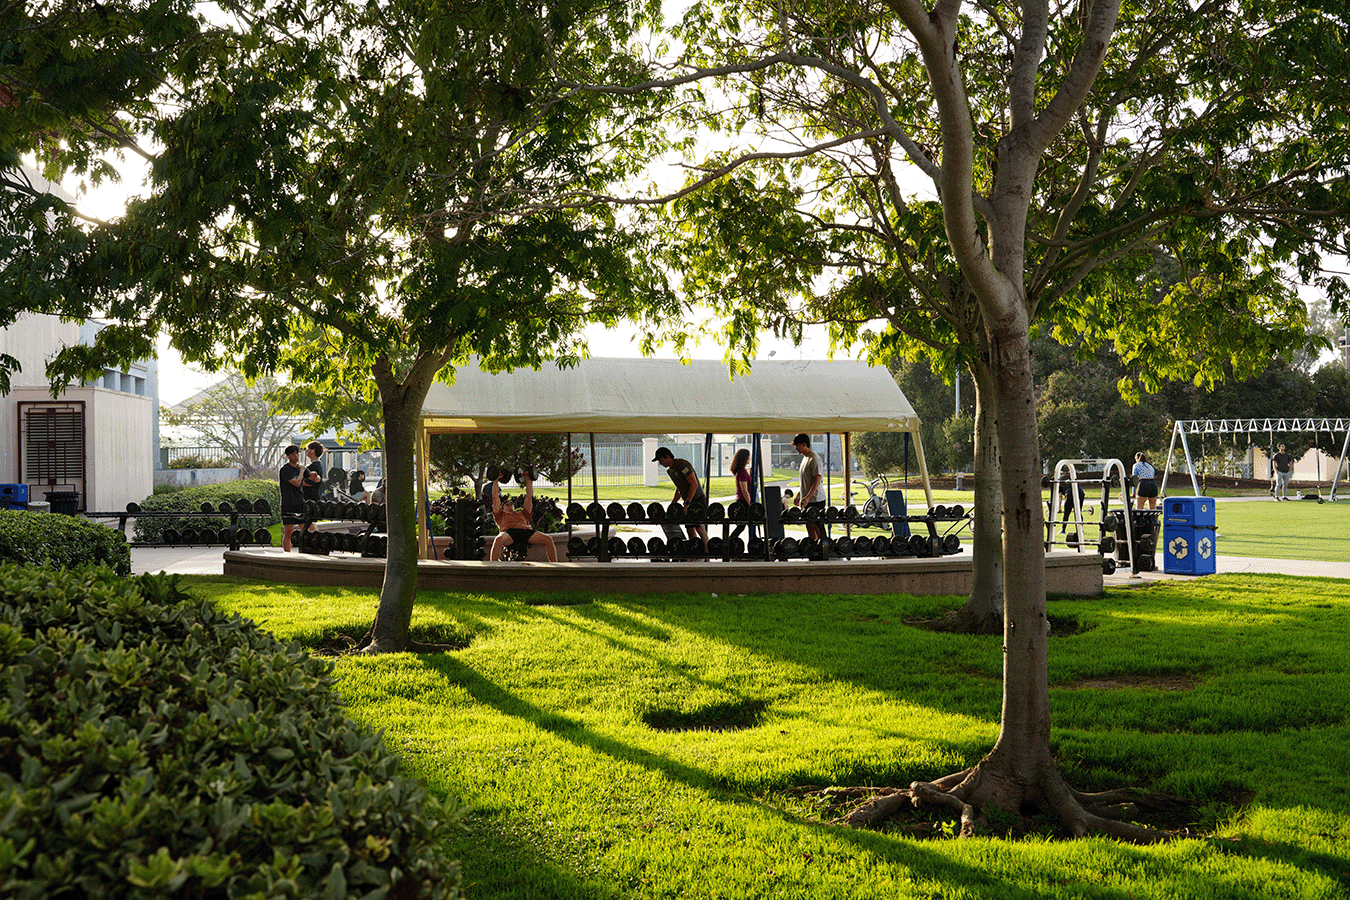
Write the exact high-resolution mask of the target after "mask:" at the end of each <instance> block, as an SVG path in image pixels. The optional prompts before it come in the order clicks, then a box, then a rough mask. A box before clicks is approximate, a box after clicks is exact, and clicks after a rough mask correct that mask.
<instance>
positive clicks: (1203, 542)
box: [1162, 497, 1218, 575]
mask: <svg viewBox="0 0 1350 900" xmlns="http://www.w3.org/2000/svg"><path fill="white" fill-rule="evenodd" d="M1162 513H1163V571H1164V572H1166V573H1167V574H1168V575H1213V574H1214V572H1215V555H1216V554H1217V552H1218V548H1217V544H1216V541H1215V538H1216V536H1217V533H1216V531H1215V517H1214V498H1212V497H1168V498H1167V499H1166V500H1164V501H1163V508H1162Z"/></svg>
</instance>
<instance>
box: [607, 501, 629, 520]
mask: <svg viewBox="0 0 1350 900" xmlns="http://www.w3.org/2000/svg"><path fill="white" fill-rule="evenodd" d="M605 515H607V516H609V519H610V521H611V522H622V521H623V520H624V518H625V517H626V511H625V510H624V508H623V504H622V503H611V504H610V505H609V506H606V507H605Z"/></svg>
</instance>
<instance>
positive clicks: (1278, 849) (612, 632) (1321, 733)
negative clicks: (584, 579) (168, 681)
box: [184, 503, 1350, 900]
mask: <svg viewBox="0 0 1350 900" xmlns="http://www.w3.org/2000/svg"><path fill="white" fill-rule="evenodd" d="M1277 506H1278V507H1296V505H1295V504H1292V503H1291V504H1270V507H1271V512H1279V513H1285V512H1286V511H1285V510H1284V509H1283V508H1280V509H1276V507H1277ZM1220 512H1221V514H1222V512H1223V510H1222V509H1221V510H1220ZM1288 512H1290V513H1292V512H1295V510H1294V509H1290V510H1288ZM1307 512H1312V510H1311V509H1309V510H1307ZM184 583H186V584H187V585H189V586H190V587H191V589H192V590H194V591H195V592H198V593H202V594H205V595H208V596H210V597H212V598H213V599H214V600H215V601H216V602H217V603H219V604H220V605H222V606H223V607H225V608H227V609H229V610H233V611H237V612H239V613H241V614H243V615H246V616H249V617H252V618H254V619H256V620H258V621H259V622H261V623H263V625H264V626H265V627H267V628H270V629H271V630H273V631H275V632H276V633H277V634H278V635H279V636H282V637H288V638H295V639H298V640H302V641H306V642H310V643H313V642H315V641H317V640H318V639H319V638H320V637H321V636H323V635H324V634H327V633H331V632H334V631H343V632H349V633H360V632H364V630H365V628H366V626H367V625H368V624H369V622H370V620H371V617H372V614H373V610H374V605H375V602H376V592H375V591H365V590H338V589H325V588H309V587H296V586H290V585H275V584H263V583H258V582H251V581H243V580H233V579H223V578H206V577H198V578H185V579H184ZM958 602H959V601H958V600H956V599H955V598H915V597H909V596H890V597H819V596H812V595H786V596H774V597H744V596H721V597H715V596H708V595H660V596H640V597H627V598H619V597H605V596H600V597H591V596H584V597H583V596H567V595H556V596H549V597H543V598H540V597H532V598H525V597H517V596H509V595H501V596H484V595H468V594H449V593H437V592H430V591H424V592H422V593H421V594H420V595H419V598H418V605H417V607H416V611H415V614H414V619H413V624H414V629H415V630H416V631H417V632H418V634H419V636H420V637H422V638H423V639H428V638H430V639H439V640H445V641H454V642H456V643H458V644H460V645H461V646H462V649H460V650H457V651H455V652H452V653H447V654H443V655H439V656H422V657H418V656H412V655H407V654H396V655H391V656H387V657H381V658H377V659H364V658H345V659H342V660H340V661H338V663H337V670H336V671H337V675H338V678H339V683H340V690H341V691H342V693H343V694H344V695H345V697H346V699H347V702H348V704H349V708H350V711H351V714H352V715H353V716H355V717H356V718H358V719H360V720H362V721H365V722H368V723H370V724H371V725H374V726H376V727H379V728H382V729H384V730H385V740H386V741H387V742H388V743H389V744H390V745H391V746H392V747H393V748H394V749H396V750H397V751H399V752H400V753H401V754H402V755H403V756H404V757H405V758H406V760H407V764H408V768H409V769H410V770H411V771H412V772H413V773H414V774H416V775H419V776H421V777H423V778H425V779H426V781H427V782H428V784H429V785H430V786H431V788H432V789H433V790H434V791H436V792H438V793H440V794H442V795H444V796H447V797H449V798H452V799H453V800H455V801H457V802H459V803H461V804H463V805H465V806H466V807H467V808H468V809H469V813H468V815H467V817H466V819H465V825H466V828H465V830H464V832H463V833H462V835H461V836H460V837H459V838H458V839H457V840H456V842H455V846H454V848H453V849H454V852H455V853H456V855H457V856H458V857H459V858H461V859H462V861H463V865H464V872H465V878H466V888H467V891H468V896H469V897H470V898H492V900H505V898H521V900H527V898H528V900H538V898H588V900H589V898H633V897H636V898H665V897H703V898H746V900H749V898H886V900H892V898H936V897H941V898H957V897H963V898H1041V897H1050V898H1060V897H1063V898H1069V897H1073V898H1079V897H1094V898H1095V897H1102V898H1106V897H1110V898H1127V897H1133V898H1159V900H1163V898H1168V900H1171V898H1239V897H1241V898H1272V897H1288V898H1345V897H1347V896H1350V791H1348V790H1347V784H1348V783H1347V780H1346V779H1347V776H1346V774H1345V759H1346V752H1347V749H1346V748H1347V747H1348V746H1350V654H1347V653H1346V648H1347V646H1350V583H1347V582H1343V581H1336V580H1328V579H1299V578H1289V577H1283V576H1214V577H1208V578H1204V579H1197V580H1194V581H1186V582H1159V583H1155V584H1151V585H1148V586H1144V587H1137V588H1133V589H1130V590H1120V591H1111V592H1108V593H1107V594H1106V595H1105V596H1104V597H1102V598H1099V599H1091V600H1072V601H1070V600H1056V601H1053V602H1052V603H1051V610H1050V611H1051V615H1052V617H1053V618H1054V620H1055V622H1056V623H1057V624H1056V634H1057V636H1056V637H1054V638H1052V640H1051V647H1050V679H1051V684H1052V689H1051V693H1052V709H1053V714H1054V724H1055V730H1054V733H1053V740H1054V743H1055V749H1056V751H1057V753H1058V754H1059V756H1060V758H1061V760H1062V764H1063V767H1064V769H1065V770H1066V772H1067V773H1068V775H1069V777H1070V778H1071V780H1072V782H1073V783H1074V784H1075V785H1076V786H1078V787H1080V788H1104V787H1108V786H1119V785H1138V786H1141V787H1145V788H1149V789H1153V790H1159V791H1165V792H1169V793H1174V794H1181V795H1186V796H1191V797H1196V798H1199V799H1200V800H1201V801H1202V802H1203V803H1204V804H1205V805H1204V806H1203V807H1202V808H1201V809H1200V810H1199V811H1198V816H1199V819H1198V821H1200V822H1201V823H1202V824H1201V826H1200V830H1199V831H1198V832H1197V834H1196V835H1195V836H1193V837H1189V838H1185V839H1179V840H1175V841H1172V842H1170V843H1167V844H1164V845H1159V846H1150V847H1137V846H1130V845H1124V844H1119V843H1116V842H1113V841H1108V840H1103V839H1088V840H1078V841H1060V840H1051V839H1048V838H1046V837H1044V836H1039V835H1037V836H1031V837H1022V838H1019V839H1011V840H1010V839H1002V838H992V837H987V838H976V839H973V840H968V841H954V840H948V839H945V838H941V837H937V838H935V839H920V838H916V837H914V836H912V835H905V834H901V833H898V832H893V833H886V832H856V831H851V830H847V829H844V828H841V827H837V826H833V825H830V824H828V823H827V822H825V821H822V816H821V812H820V809H819V808H818V807H817V806H816V805H815V804H814V803H812V802H811V801H809V800H808V799H805V798H803V797H802V796H801V795H800V793H799V792H798V791H797V790H796V789H797V788H799V787H800V786H803V785H858V784H875V785H887V784H895V785H907V784H908V783H909V782H910V781H912V780H915V779H921V778H931V777H934V776H937V775H940V774H943V773H946V772H948V771H951V770H954V769H958V768H961V767H964V766H966V765H969V764H971V763H973V762H975V761H977V760H978V759H979V758H980V756H981V755H982V754H983V753H985V752H986V751H987V750H988V749H989V747H990V746H991V745H992V742H993V740H994V737H995V735H996V733H997V722H998V715H999V706H1000V692H1001V688H1000V666H1001V648H1000V644H1001V642H1000V640H999V639H998V638H997V637H966V636H956V635H948V634H935V633H932V632H928V631H924V630H921V629H917V628H914V627H911V626H909V625H907V624H906V620H907V619H909V618H910V617H913V616H931V615H933V614H936V613H940V612H942V611H944V610H946V609H950V608H952V607H954V606H955V605H956V604H957V603H958ZM1234 803H1236V804H1237V805H1231V804H1234ZM942 827H943V826H942V825H941V823H937V824H936V825H935V829H936V831H937V832H939V833H940V832H941V830H942Z"/></svg>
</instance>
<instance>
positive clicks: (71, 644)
mask: <svg viewBox="0 0 1350 900" xmlns="http://www.w3.org/2000/svg"><path fill="white" fill-rule="evenodd" d="M0 666H2V667H3V672H4V682H5V683H6V684H8V685H9V689H8V692H7V694H6V697H5V702H4V721H5V726H4V728H3V730H0V798H3V807H4V808H5V809H6V810H7V813H6V815H5V816H4V818H3V821H0V893H3V894H4V895H5V896H6V897H13V898H16V900H18V898H35V900H36V898H45V897H59V896H80V897H88V898H105V897H106V898H113V897H149V896H179V897H189V896H191V897H244V896H250V897H262V896H294V897H335V898H344V897H352V898H357V897H366V896H370V895H372V893H373V894H374V895H375V896H386V895H387V896H399V897H454V896H458V880H459V876H458V870H457V868H456V867H455V865H454V864H453V863H451V862H450V861H449V860H448V859H446V858H445V856H444V851H443V846H444V845H443V842H444V840H445V838H446V835H447V834H448V830H449V824H450V819H449V817H448V816H447V813H446V812H445V810H444V808H443V807H442V806H441V804H439V803H436V802H434V801H431V800H429V799H428V798H427V796H426V792H425V790H424V789H423V788H422V786H421V785H420V784H418V783H417V782H414V781H411V780H409V779H408V778H406V777H403V776H401V775H400V774H399V771H398V770H399V763H398V759H397V758H396V757H395V756H393V755H392V754H391V753H389V751H388V750H386V749H385V747H384V745H383V744H382V743H381V740H380V737H379V735H378V734H375V733H373V732H372V731H370V730H369V729H366V728H362V727H360V726H358V725H356V724H355V723H354V722H352V721H351V720H350V719H348V718H347V717H346V715H344V712H343V708H342V705H341V703H340V702H339V701H338V699H337V696H336V695H335V694H334V693H333V677H332V672H331V665H330V664H329V663H327V662H323V661H320V660H318V659H316V658H314V657H312V656H310V655H309V654H308V653H307V652H305V651H304V650H303V649H301V648H300V647H298V646H296V645H291V646H286V645H283V644H281V643H279V642H277V640H276V639H275V638H273V637H272V636H271V635H270V634H268V633H266V632H263V631H262V630H260V629H259V628H258V627H257V626H256V625H254V624H253V623H252V622H249V621H246V620H242V619H240V618H239V617H238V616H228V615H226V614H224V613H222V612H220V611H219V610H217V609H216V608H215V607H214V606H212V605H211V604H210V603H207V602H204V601H201V600H198V599H194V598H193V597H191V596H189V595H187V594H184V593H183V592H181V591H180V590H179V589H178V587H177V582H176V579H174V578H172V577H165V576H141V577H140V578H137V579H133V580H124V579H121V578H118V577H115V576H114V575H112V573H110V572H108V571H107V570H106V569H104V570H86V571H84V572H80V573H71V574H67V573H52V572H46V571H43V570H40V569H35V568H18V567H14V566H4V567H2V568H0Z"/></svg>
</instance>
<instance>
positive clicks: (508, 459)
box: [430, 432, 586, 496]
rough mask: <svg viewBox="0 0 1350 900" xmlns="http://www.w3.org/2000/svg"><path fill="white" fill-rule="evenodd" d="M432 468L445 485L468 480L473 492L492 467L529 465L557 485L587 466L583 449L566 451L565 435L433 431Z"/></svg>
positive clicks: (506, 469) (508, 469)
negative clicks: (447, 432)
mask: <svg viewBox="0 0 1350 900" xmlns="http://www.w3.org/2000/svg"><path fill="white" fill-rule="evenodd" d="M430 458H431V470H432V472H433V474H434V477H435V478H437V479H438V480H439V481H440V482H441V483H442V484H445V485H448V486H451V487H453V486H457V485H461V484H463V483H464V482H465V481H468V482H470V483H471V484H472V485H473V493H474V495H475V496H477V494H478V491H479V490H480V489H481V488H482V486H483V485H484V484H485V483H487V470H488V467H489V466H495V467H497V469H499V470H501V471H504V472H507V473H512V472H514V471H515V470H516V469H517V468H520V467H524V466H528V467H530V468H533V469H534V472H535V475H536V476H537V477H539V478H543V479H545V480H547V481H551V482H553V483H554V484H560V483H562V482H565V481H567V479H569V478H571V477H572V476H573V475H575V474H576V473H577V472H579V471H581V467H582V466H583V465H585V463H586V458H585V456H584V455H582V452H581V450H580V449H577V448H573V450H572V451H571V455H570V456H569V455H568V450H567V435H565V434H512V433H506V432H499V433H482V434H433V435H432V436H431V454H430Z"/></svg>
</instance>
